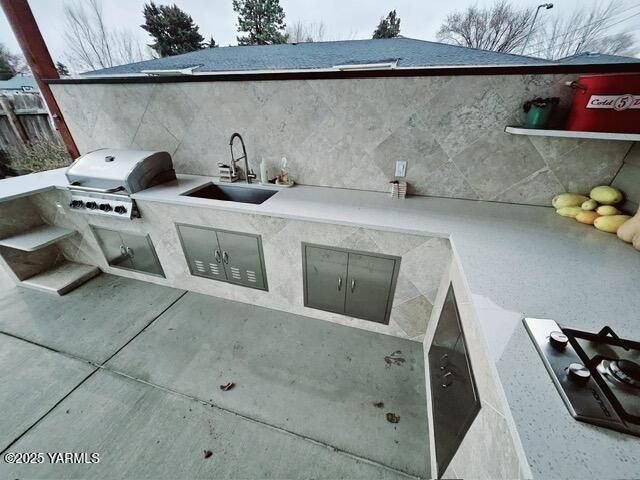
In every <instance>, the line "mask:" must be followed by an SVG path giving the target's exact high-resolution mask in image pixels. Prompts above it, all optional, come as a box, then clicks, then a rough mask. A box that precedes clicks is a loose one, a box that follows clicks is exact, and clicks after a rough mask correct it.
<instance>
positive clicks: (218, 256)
mask: <svg viewBox="0 0 640 480" xmlns="http://www.w3.org/2000/svg"><path fill="white" fill-rule="evenodd" d="M213 255H214V257H215V259H216V262H217V263H220V261H221V258H220V250H216V251H215V252H213Z"/></svg>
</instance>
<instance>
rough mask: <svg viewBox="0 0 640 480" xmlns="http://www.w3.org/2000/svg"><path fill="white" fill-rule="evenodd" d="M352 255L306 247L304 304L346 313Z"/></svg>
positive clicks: (304, 254) (322, 248)
mask: <svg viewBox="0 0 640 480" xmlns="http://www.w3.org/2000/svg"><path fill="white" fill-rule="evenodd" d="M348 259H349V254H348V253H347V252H346V251H343V250H335V249H331V248H324V247H318V246H311V245H304V244H303V257H302V260H303V270H304V305H305V306H306V307H311V308H317V309H319V310H326V311H329V312H337V313H344V301H345V296H346V284H347V262H348Z"/></svg>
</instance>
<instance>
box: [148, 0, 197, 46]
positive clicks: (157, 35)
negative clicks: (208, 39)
mask: <svg viewBox="0 0 640 480" xmlns="http://www.w3.org/2000/svg"><path fill="white" fill-rule="evenodd" d="M142 13H143V14H144V21H145V23H144V25H141V27H142V28H143V29H145V30H146V31H147V32H149V34H150V35H151V36H152V37H153V38H154V40H155V42H154V43H152V44H151V45H149V46H150V47H151V48H153V50H155V51H156V53H158V55H160V56H161V57H168V56H171V55H179V54H181V53H188V52H193V51H194V50H200V48H202V42H203V41H204V38H203V37H202V35H200V32H198V26H197V25H196V24H195V23H194V22H193V19H192V18H191V16H190V15H188V14H187V13H185V12H183V11H182V10H181V9H180V8H179V7H178V6H177V5H176V4H173V5H156V4H154V3H153V1H152V2H150V3H149V4H148V5H147V4H145V5H144V10H143V12H142Z"/></svg>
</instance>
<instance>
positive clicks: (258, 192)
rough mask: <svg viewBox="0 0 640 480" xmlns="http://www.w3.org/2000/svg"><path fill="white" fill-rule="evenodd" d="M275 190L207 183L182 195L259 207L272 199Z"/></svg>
mask: <svg viewBox="0 0 640 480" xmlns="http://www.w3.org/2000/svg"><path fill="white" fill-rule="evenodd" d="M276 193H278V191H277V190H268V189H265V188H252V187H239V186H235V185H214V184H213V183H207V184H206V185H203V186H202V187H200V188H197V189H195V190H193V191H191V192H188V193H184V194H183V195H184V196H186V197H197V198H209V199H211V200H224V201H227V202H240V203H253V204H256V205H260V204H261V203H264V202H265V201H267V200H268V199H269V198H271V197H273V196H274V195H275V194H276Z"/></svg>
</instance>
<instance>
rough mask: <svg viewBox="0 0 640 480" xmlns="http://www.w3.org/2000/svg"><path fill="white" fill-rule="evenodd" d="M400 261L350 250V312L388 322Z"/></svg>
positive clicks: (354, 315) (347, 303) (347, 302)
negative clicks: (396, 271)
mask: <svg viewBox="0 0 640 480" xmlns="http://www.w3.org/2000/svg"><path fill="white" fill-rule="evenodd" d="M395 268H396V261H395V260H394V259H392V258H386V257H379V256H373V255H363V254H360V253H352V252H350V253H349V262H348V275H347V288H346V290H347V296H346V301H345V308H344V311H345V313H346V314H347V315H350V316H352V317H357V318H364V319H366V320H370V321H372V322H378V323H388V322H389V320H388V313H389V312H388V311H387V307H389V306H390V304H391V301H392V300H393V299H392V298H390V297H391V295H392V293H393V290H394V289H393V280H394V278H395V277H394V272H395Z"/></svg>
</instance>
